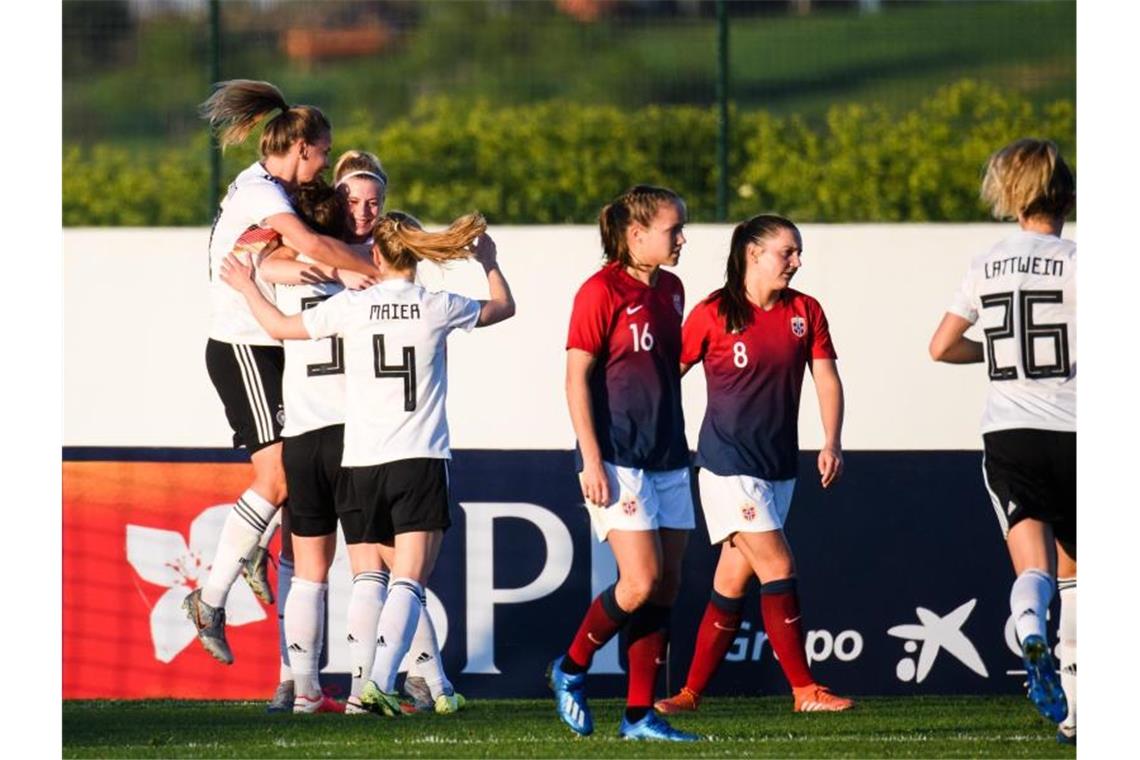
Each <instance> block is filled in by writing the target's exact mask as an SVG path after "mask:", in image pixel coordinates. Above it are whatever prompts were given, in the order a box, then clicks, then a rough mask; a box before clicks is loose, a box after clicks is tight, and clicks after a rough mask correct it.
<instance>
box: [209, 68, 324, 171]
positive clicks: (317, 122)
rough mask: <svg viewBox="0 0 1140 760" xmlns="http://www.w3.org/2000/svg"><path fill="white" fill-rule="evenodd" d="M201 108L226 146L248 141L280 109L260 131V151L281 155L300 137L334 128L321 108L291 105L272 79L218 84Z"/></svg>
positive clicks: (313, 139)
mask: <svg viewBox="0 0 1140 760" xmlns="http://www.w3.org/2000/svg"><path fill="white" fill-rule="evenodd" d="M215 87H216V89H215V90H214V93H213V94H212V95H210V97H209V98H207V99H206V101H205V102H204V103H202V105H201V106H199V109H198V110H199V112H200V113H201V115H202V118H204V119H206V120H207V121H209V122H210V128H211V129H213V130H214V131H215V132H216V133H217V135H218V143H219V144H220V145H221V146H222V148H223V149H225V148H226V147H227V146H230V145H238V144H240V143H243V142H245V139H246V138H247V137H249V133H250V132H252V131H253V128H254V127H256V126H257V125H258V123H259V122H260V121H261V120H262V119H264V118H265V117H266V116H267V115H269V114H270V113H272V112H274V111H280V113H278V114H277V115H276V116H274V117H273V118H271V119H270V120H269V121H268V122H266V124H265V128H264V130H262V133H261V143H260V148H261V155H262V156H263V157H265V156H279V155H281V154H283V153H286V152H288V150H289V148H290V147H291V146H292V145H293V143H295V142H296V141H297V140H304V141H305V142H308V143H315V142H317V141H318V140H320V138H321V137H323V136H325V135H327V134H328V133H329V132H330V131H331V130H332V125H331V124H330V123H329V120H328V119H327V118H325V115H324V114H323V113H321V111H320V109H318V108H315V107H314V106H292V107H291V106H290V105H289V104H288V103H287V102H286V101H285V96H284V95H282V94H281V90H279V89H277V88H276V87H275V86H273V85H272V84H270V83H269V82H258V81H254V80H252V79H231V80H229V81H228V82H219V83H218V84H217V85H215Z"/></svg>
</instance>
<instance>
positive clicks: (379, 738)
mask: <svg viewBox="0 0 1140 760" xmlns="http://www.w3.org/2000/svg"><path fill="white" fill-rule="evenodd" d="M593 708H594V718H595V723H596V725H597V729H596V731H595V733H594V735H593V736H590V737H588V738H584V739H580V738H576V737H574V736H573V735H572V734H571V733H570V731H569V729H567V728H565V727H564V726H563V725H562V724H561V723H560V722H559V721H558V719H557V717H555V715H554V708H553V705H552V703H551V702H548V701H546V700H475V701H473V702H472V703H471V704H470V705H469V706H468V709H466V710H464V711H463V712H461V713H459V714H457V715H453V716H446V717H444V716H437V715H423V716H411V717H405V718H400V719H386V718H379V717H374V716H351V717H349V716H342V715H312V716H308V715H304V716H292V715H286V716H270V715H266V714H265V713H264V706H263V704H262V703H259V702H258V703H255V702H176V701H146V702H110V701H66V702H64V703H63V757H1075V756H1076V752H1075V750H1074V748H1072V747H1065V746H1061V745H1058V744H1057V743H1056V741H1055V739H1054V728H1053V726H1052V725H1051V724H1049V723H1047V722H1046V721H1045V720H1044V719H1042V718H1040V717H1038V715H1037V713H1036V712H1035V711H1034V710H1033V708H1032V706H1031V705H1030V704H1029V702H1028V701H1027V700H1025V699H1024V698H1022V697H1012V696H1011V697H909V698H885V697H879V698H866V699H863V700H860V702H859V704H858V705H857V706H856V708H855V709H854V710H852V711H851V712H848V713H840V714H824V713H814V714H799V715H797V714H793V713H792V712H791V699H790V698H789V697H786V696H785V697H757V698H712V699H710V700H708V701H707V702H706V703H705V704H704V705H702V707H701V710H700V712H699V713H697V714H695V715H692V716H684V717H681V718H677V719H675V720H674V721H673V722H674V725H676V726H677V727H679V728H683V729H686V730H689V731H693V732H696V733H698V734H700V735H701V736H702V737H705V738H704V740H703V741H701V742H700V743H697V744H658V743H652V744H650V743H633V742H626V741H622V740H620V739H618V738H617V737H616V733H617V724H618V720H619V719H620V714H621V703H620V702H619V701H618V700H612V699H611V700H602V699H599V700H595V702H594V704H593Z"/></svg>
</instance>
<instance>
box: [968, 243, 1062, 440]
mask: <svg viewBox="0 0 1140 760" xmlns="http://www.w3.org/2000/svg"><path fill="white" fill-rule="evenodd" d="M949 311H950V312H951V313H952V314H957V315H958V316H960V317H962V318H963V319H965V320H967V321H969V322H971V323H975V322H978V321H979V320H981V323H982V328H983V330H984V334H985V343H986V363H987V368H988V371H989V377H990V391H989V396H988V397H987V399H986V409H985V413H984V414H983V415H982V432H983V433H989V432H992V431H995V430H1010V429H1014V428H1032V429H1036V430H1058V431H1064V432H1070V431H1073V432H1075V431H1076V429H1077V316H1076V315H1077V244H1076V243H1074V242H1073V241H1071V240H1062V239H1061V238H1059V237H1055V236H1053V235H1043V234H1039V233H1035V232H1025V231H1019V232H1017V233H1015V234H1013V235H1011V236H1010V237H1008V238H1006V239H1005V240H1003V241H1002V242H1000V243H998V244H997V245H995V246H994V247H993V248H992V249H990V251H989V253H986V254H984V255H982V256H978V257H977V258H975V259H974V260H973V262H971V264H970V269H969V271H968V272H967V273H966V276H965V278H963V280H962V286H961V287H960V288H959V290H958V293H957V294H956V295H955V297H954V302H953V303H952V304H951V305H950V308H949Z"/></svg>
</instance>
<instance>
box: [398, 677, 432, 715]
mask: <svg viewBox="0 0 1140 760" xmlns="http://www.w3.org/2000/svg"><path fill="white" fill-rule="evenodd" d="M404 694H406V695H408V698H409V699H411V700H412V704H413V705H414V706H415V708H416V711H417V712H425V711H428V710H432V709H434V706H435V700H433V699H432V697H431V689H430V688H428V685H427V681H425V680H424V679H423V678H422V677H420V676H408V677H407V678H405V679H404Z"/></svg>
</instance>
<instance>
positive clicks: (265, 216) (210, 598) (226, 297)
mask: <svg viewBox="0 0 1140 760" xmlns="http://www.w3.org/2000/svg"><path fill="white" fill-rule="evenodd" d="M275 111H279V113H277V114H276V115H275V116H273V117H272V118H270V119H269V120H268V121H267V122H266V124H265V127H264V129H263V130H262V135H261V146H260V147H261V160H260V161H258V162H256V163H254V164H252V165H251V166H249V167H248V168H247V169H245V171H243V172H242V173H241V174H239V175H238V177H237V178H236V179H235V180H234V182H233V183H232V184H231V185H230V188H229V191H228V192H227V194H226V197H225V199H224V200H223V201H222V204H221V208H220V209H219V212H218V216H217V218H216V219H215V221H214V227H213V230H212V231H211V233H210V267H209V273H210V306H211V308H210V312H211V316H210V328H209V340H208V341H207V345H206V368H207V370H208V371H209V374H210V380H211V381H212V382H213V384H214V388H215V389H216V390H217V392H218V396H219V397H220V398H221V400H222V403H223V406H224V407H225V413H226V419H227V420H228V421H229V423H230V427H231V428H232V429H233V431H234V445H235V446H241V447H244V448H245V449H246V450H247V451H249V453H250V460H251V461H252V463H253V482H252V483H251V485H250V487H249V488H248V489H247V490H246V491H245V492H244V493H243V494H242V495H241V497H240V498H238V500H237V503H236V505H235V507H234V509H233V511H232V512H231V513H230V515H229V516H228V517H227V519H226V522H225V525H224V526H223V528H222V532H221V537H220V539H219V542H218V547H217V550H216V552H215V554H214V558H213V562H212V566H211V569H210V573H209V575H208V576H207V578H206V580H205V583H204V584H203V585H202V587H201V588H199V589H195V590H194V591H192V592H191V593H190V594H189V595H187V597H186V599H185V601H184V602H183V607H184V608H185V609H186V612H187V616H188V617H189V618H190V620H191V622H193V623H194V626H195V628H196V630H197V634H198V639H199V641H201V642H202V645H203V646H204V647H205V649H206V650H207V651H208V652H209V653H210V654H211V655H213V656H214V657H215V658H216V659H218V660H219V661H221V662H223V663H226V664H230V663H232V662H233V654H232V652H231V651H230V647H229V644H228V642H227V641H226V636H225V604H226V597H227V595H228V594H229V590H230V586H231V585H232V584H233V582H234V580H236V578H237V576H238V574H239V573H241V572H242V568H243V565H244V562H245V559H246V557H247V555H250V554H251V553H252V552H255V550H256V548H257V546H258V542H259V540H260V539H261V538H262V537H263V535H265V534H267V533H268V532H269V531H271V530H272V524H273V521H274V519H275V517H276V513H277V510H278V508H279V507H280V505H281V503H282V502H283V501H284V500H285V496H286V486H285V475H284V471H283V469H282V465H281V443H280V433H281V427H282V424H283V422H284V419H283V417H284V415H283V404H282V399H281V372H282V367H283V364H284V355H283V352H282V349H281V345H280V342H279V341H278V340H276V339H275V338H273V337H272V336H270V335H268V334H267V333H266V332H265V331H264V330H263V329H262V328H261V327H260V325H258V324H257V321H256V320H255V319H254V318H253V316H252V315H251V314H250V312H249V308H248V307H247V306H246V305H245V302H244V301H243V299H241V298H240V297H237V296H236V295H235V294H234V293H233V292H232V291H230V290H229V289H228V288H226V287H225V285H223V284H222V282H221V281H220V280H219V279H218V273H219V270H220V266H221V263H222V261H223V260H224V259H225V257H226V256H228V255H230V252H231V251H233V250H234V248H235V245H236V244H237V243H238V241H239V239H240V238H241V237H242V236H243V235H247V234H250V233H251V232H253V233H258V234H266V235H267V234H269V231H272V232H273V233H276V234H277V235H280V236H282V237H284V238H285V239H286V240H287V241H288V244H289V245H290V246H291V247H293V248H295V249H297V250H299V251H303V252H305V253H307V254H309V255H310V256H312V257H313V258H314V259H317V260H320V261H323V262H325V263H326V264H329V265H332V266H337V267H342V268H344V269H351V270H356V271H359V272H362V273H365V274H371V273H374V272H375V269H374V267H373V266H372V265H371V264H369V263H368V262H364V261H362V260H361V259H360V258H359V257H357V256H355V255H354V254H353V253H352V250H351V249H350V248H348V246H347V245H345V244H344V243H343V242H341V241H339V240H336V239H334V238H330V237H327V236H323V235H318V234H317V233H315V232H313V231H312V230H311V229H310V228H309V227H308V226H306V225H305V224H304V222H302V221H301V220H300V218H299V217H298V216H297V215H296V213H295V212H294V210H293V207H292V205H291V204H290V202H289V197H288V195H287V191H288V190H290V189H292V188H293V187H295V186H296V185H298V184H300V183H303V182H308V181H310V180H312V179H313V178H315V177H316V176H318V175H319V174H320V173H321V171H323V170H324V168H325V165H326V164H327V162H328V152H329V149H330V147H331V142H332V128H331V125H330V124H329V121H328V119H326V118H325V116H324V114H322V113H321V112H320V111H319V110H318V109H316V108H314V107H312V106H290V105H289V104H288V103H286V102H285V99H284V97H283V96H282V95H281V92H280V91H279V90H278V89H277V88H276V87H274V86H273V85H271V84H269V83H267V82H253V81H249V80H233V81H230V82H223V83H222V84H220V85H219V86H218V89H217V90H216V91H215V92H214V94H213V95H211V96H210V98H209V99H208V100H207V101H206V102H205V103H204V104H203V105H202V113H203V115H204V116H205V117H206V118H208V119H209V121H210V123H211V126H213V127H215V128H217V129H218V130H219V141H220V142H221V144H222V145H223V146H226V145H232V144H236V143H240V142H242V141H243V140H244V139H245V138H246V136H247V135H248V134H249V133H250V132H251V131H252V130H253V128H254V127H255V126H256V125H257V124H258V123H259V122H260V121H261V120H262V119H263V118H264V117H266V116H268V115H269V114H270V113H273V112H275ZM251 263H252V264H254V265H256V264H257V263H258V262H257V261H253V262H251ZM259 287H261V288H262V292H263V295H264V296H265V297H267V298H270V299H272V297H273V293H272V291H271V290H270V289H269V287H268V286H265V285H264V284H259ZM250 578H251V581H252V582H251V586H253V587H254V590H255V592H258V593H259V596H261V597H262V598H263V600H265V601H270V600H271V596H270V592H269V591H268V585H267V583H266V579H265V577H264V576H263V575H254V576H251V577H250Z"/></svg>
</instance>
